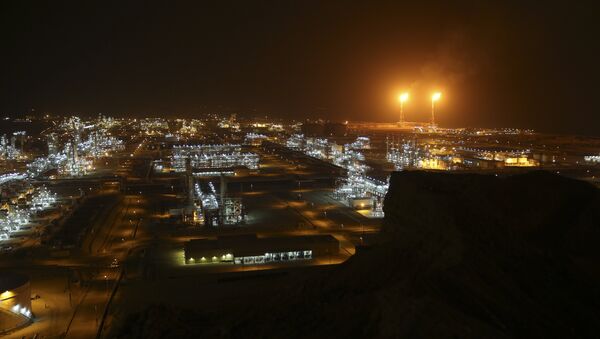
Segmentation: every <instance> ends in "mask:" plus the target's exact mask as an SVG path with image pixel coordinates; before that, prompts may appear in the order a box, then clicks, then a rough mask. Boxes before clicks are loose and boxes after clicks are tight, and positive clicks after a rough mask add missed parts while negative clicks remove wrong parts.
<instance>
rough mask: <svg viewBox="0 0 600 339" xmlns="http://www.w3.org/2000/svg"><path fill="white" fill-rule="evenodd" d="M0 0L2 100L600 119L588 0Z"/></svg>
mask: <svg viewBox="0 0 600 339" xmlns="http://www.w3.org/2000/svg"><path fill="white" fill-rule="evenodd" d="M90 3H91V1H78V2H67V1H47V2H32V1H10V2H9V1H2V2H1V3H0V22H1V23H0V26H1V27H0V28H1V32H0V38H1V40H0V41H1V43H2V48H1V49H0V54H1V55H0V59H1V63H0V65H1V67H2V70H1V73H2V76H1V77H0V93H1V94H0V95H1V96H0V113H23V112H26V111H27V110H28V109H31V108H35V109H36V110H37V111H38V112H54V113H62V114H68V113H74V112H82V113H97V112H103V113H107V114H110V115H115V116H122V115H125V114H129V115H137V116H143V115H155V116H159V115H160V116H167V115H170V116H176V115H177V116H188V117H193V116H195V115H198V114H199V113H206V112H224V113H233V112H237V113H242V114H246V115H252V114H260V115H265V114H268V115H269V116H274V117H282V118H296V119H304V118H307V117H311V118H319V117H320V118H325V119H331V120H347V119H348V120H369V121H381V122H385V121H396V120H397V115H398V104H397V102H396V101H395V97H396V95H397V93H398V91H399V90H402V89H409V90H410V91H411V101H410V102H409V103H408V104H407V105H406V110H405V112H406V116H407V118H408V119H409V120H422V121H425V120H427V119H428V117H429V109H430V102H429V97H430V93H431V92H432V91H433V90H441V91H442V92H443V97H442V100H441V101H440V102H439V106H438V107H439V109H438V110H437V120H438V121H439V123H440V124H441V125H442V126H452V127H462V126H470V127H475V126H482V127H522V128H534V129H537V130H540V131H547V132H558V133H574V134H591V135H600V110H599V109H598V107H599V106H600V102H598V100H596V98H598V93H599V92H600V85H599V81H600V76H599V75H600V65H599V64H600V62H599V61H598V57H599V52H600V47H599V46H600V42H599V41H600V39H599V38H598V36H597V33H595V32H594V31H596V30H599V31H600V27H598V26H599V25H598V24H597V23H596V22H595V21H597V18H596V16H597V13H598V11H597V10H595V9H594V7H592V6H591V5H588V4H585V3H583V2H560V3H558V2H557V3H556V4H551V3H549V2H537V1H536V2H533V1H532V2H528V3H530V4H529V5H523V4H520V3H521V2H514V4H513V3H511V2H504V1H502V2H500V1H499V2H497V4H492V3H491V2H487V1H473V2H453V1H422V2H421V1H419V2H407V3H401V2H400V1H395V2H378V1H283V0H279V1H210V2H208V1H206V2H205V1H187V2H184V1H162V2H157V3H153V4H148V3H146V4H144V3H142V2H135V1H118V2H106V1H97V2H94V4H90Z"/></svg>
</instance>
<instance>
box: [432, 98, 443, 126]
mask: <svg viewBox="0 0 600 339" xmlns="http://www.w3.org/2000/svg"><path fill="white" fill-rule="evenodd" d="M441 97H442V93H440V92H435V93H433V95H432V96H431V127H435V102H436V101H438V100H440V98H441Z"/></svg>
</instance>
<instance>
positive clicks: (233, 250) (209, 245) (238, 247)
mask: <svg viewBox="0 0 600 339" xmlns="http://www.w3.org/2000/svg"><path fill="white" fill-rule="evenodd" d="M339 250H340V244H339V241H338V240H337V239H336V238H334V237H333V236H332V235H330V234H327V235H306V236H295V237H264V238H259V237H257V236H256V234H244V235H233V236H218V237H217V238H216V239H193V240H190V241H188V242H187V243H185V246H184V251H185V263H186V264H235V265H254V264H267V263H280V262H292V261H301V260H312V259H314V258H317V257H322V256H331V255H336V254H338V252H339Z"/></svg>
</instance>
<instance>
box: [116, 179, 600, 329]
mask: <svg viewBox="0 0 600 339" xmlns="http://www.w3.org/2000/svg"><path fill="white" fill-rule="evenodd" d="M385 213H386V218H385V221H384V227H383V230H382V232H381V235H380V242H379V244H378V245H377V246H375V247H373V248H371V249H369V250H364V251H361V252H360V253H358V254H357V255H355V256H354V257H353V258H352V259H351V260H349V261H348V262H347V263H346V264H344V265H341V266H338V267H336V268H335V269H333V270H331V271H329V272H326V273H319V274H315V275H314V276H312V277H309V278H308V279H307V282H305V283H302V284H300V283H297V282H295V281H282V283H281V286H282V287H281V289H280V290H275V291H273V290H268V291H267V290H265V294H264V297H263V298H261V299H260V300H251V299H248V300H246V299H244V300H239V304H240V307H239V312H233V313H227V314H220V313H219V312H218V311H217V312H215V311H211V312H209V311H205V310H186V311H185V312H181V311H179V310H177V311H175V310H173V309H172V308H165V307H156V308H153V309H151V310H149V311H148V312H145V313H143V314H138V315H136V316H134V317H132V318H131V319H130V320H131V322H130V323H129V324H128V325H126V327H127V330H124V331H123V333H122V334H123V336H122V337H144V338H160V337H174V336H179V337H202V336H206V337H218V336H220V337H269V338H304V337H310V338H320V337H326V336H333V337H402V338H406V337H408V338H515V337H517V338H532V337H554V338H565V337H569V338H574V337H596V336H597V335H598V333H600V288H599V287H600V268H599V266H600V265H598V259H599V258H600V246H599V244H600V194H599V191H598V190H597V189H596V188H594V187H592V186H590V185H588V184H586V183H583V182H579V181H575V180H571V179H567V178H563V177H560V176H555V175H552V174H549V173H546V172H532V173H529V174H524V175H517V176H512V177H507V178H497V177H493V176H483V175H474V174H446V173H426V172H400V173H394V174H393V176H392V179H391V185H390V190H389V192H388V195H387V197H386V200H385ZM176 314H184V315H185V316H181V317H178V316H177V315H176ZM179 318H181V319H179ZM162 319H169V324H166V323H164V321H162ZM194 319H197V321H195V320H194ZM161 324H162V325H161ZM170 325H171V326H170Z"/></svg>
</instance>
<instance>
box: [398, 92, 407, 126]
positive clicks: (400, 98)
mask: <svg viewBox="0 0 600 339" xmlns="http://www.w3.org/2000/svg"><path fill="white" fill-rule="evenodd" d="M398 101H400V124H404V103H405V102H406V101H408V93H406V92H404V93H402V94H400V95H399V96H398Z"/></svg>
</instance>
